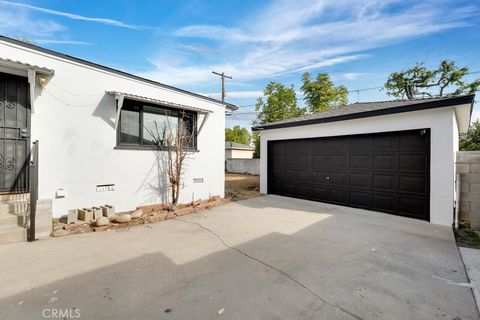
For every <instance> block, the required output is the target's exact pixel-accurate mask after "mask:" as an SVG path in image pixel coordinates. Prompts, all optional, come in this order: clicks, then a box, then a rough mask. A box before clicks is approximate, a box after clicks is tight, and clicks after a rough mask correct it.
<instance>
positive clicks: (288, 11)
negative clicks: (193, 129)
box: [142, 0, 479, 85]
mask: <svg viewBox="0 0 480 320" xmlns="http://www.w3.org/2000/svg"><path fill="white" fill-rule="evenodd" d="M452 1H453V0H442V1H435V0H429V1H423V2H421V3H420V4H418V2H417V1H413V0H405V1H399V0H363V1H360V0H343V1H338V0H298V1H289V0H274V1H272V2H271V3H270V4H269V5H267V6H266V7H263V8H259V9H258V11H257V12H253V13H252V15H251V17H249V18H247V19H245V22H244V23H242V24H240V25H234V26H222V25H190V26H184V27H181V28H179V29H177V30H176V31H175V32H174V36H176V37H177V38H178V39H180V40H181V39H189V40H191V39H192V38H194V39H197V40H198V41H201V40H206V41H209V42H210V43H213V45H214V46H215V47H214V48H213V50H212V52H214V53H211V54H210V56H211V57H210V59H209V60H208V61H207V62H202V63H199V62H198V60H195V59H192V60H185V59H183V60H178V59H177V58H176V57H173V58H174V59H173V61H176V63H172V59H170V57H166V56H165V55H162V56H161V57H149V58H150V59H151V60H152V61H153V62H154V63H153V65H154V68H153V69H152V70H150V71H149V72H146V73H143V74H142V75H144V76H148V77H152V78H155V79H157V80H160V81H164V82H167V83H171V84H177V85H184V84H199V83H213V81H216V79H215V78H213V77H212V76H211V74H210V72H211V70H213V69H215V70H221V71H225V72H226V73H229V74H232V75H233V77H234V79H237V80H240V81H250V80H257V79H270V78H274V77H277V76H280V75H286V74H292V73H301V72H304V71H311V70H315V69H319V68H325V67H328V66H332V65H336V64H340V63H346V62H350V61H354V60H359V59H363V58H365V57H367V55H365V54H362V53H360V52H361V51H365V50H369V49H373V48H378V47H382V46H386V45H389V44H392V43H396V42H399V41H404V40H407V39H412V38H416V37H421V36H424V35H429V34H432V33H436V32H440V31H444V30H449V29H453V28H460V27H465V26H467V25H468V22H466V21H467V20H468V18H469V17H472V16H474V15H478V12H479V8H478V6H472V5H469V6H463V7H460V8H458V9H455V10H449V9H448V8H447V7H448V6H447V5H449V4H451V3H453V2H452ZM392 4H394V5H396V7H395V10H390V7H389V6H391V5H392ZM165 61H168V63H165ZM359 75H360V74H359V73H352V72H351V73H347V74H345V75H344V79H354V78H355V77H358V76H359Z"/></svg>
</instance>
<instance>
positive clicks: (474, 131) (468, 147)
mask: <svg viewBox="0 0 480 320" xmlns="http://www.w3.org/2000/svg"><path fill="white" fill-rule="evenodd" d="M460 150H461V151H477V150H480V120H478V119H477V120H476V121H475V122H474V123H472V125H471V126H470V128H469V129H468V132H467V133H466V134H465V135H464V136H463V137H460Z"/></svg>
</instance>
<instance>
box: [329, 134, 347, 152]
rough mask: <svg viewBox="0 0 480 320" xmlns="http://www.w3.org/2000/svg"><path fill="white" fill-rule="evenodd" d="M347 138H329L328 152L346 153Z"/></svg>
mask: <svg viewBox="0 0 480 320" xmlns="http://www.w3.org/2000/svg"><path fill="white" fill-rule="evenodd" d="M348 149H349V140H348V138H347V137H333V138H330V153H348Z"/></svg>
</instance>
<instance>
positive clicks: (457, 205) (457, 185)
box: [455, 173, 460, 229]
mask: <svg viewBox="0 0 480 320" xmlns="http://www.w3.org/2000/svg"><path fill="white" fill-rule="evenodd" d="M456 176H457V177H456V178H457V179H456V183H455V193H456V198H455V229H458V215H459V213H460V173H457V175H456Z"/></svg>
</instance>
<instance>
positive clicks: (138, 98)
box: [106, 91, 212, 113]
mask: <svg viewBox="0 0 480 320" xmlns="http://www.w3.org/2000/svg"><path fill="white" fill-rule="evenodd" d="M106 92H107V93H108V94H110V95H112V96H124V97H125V98H127V99H130V100H136V101H142V102H150V103H154V104H161V105H164V106H166V107H172V108H177V109H182V110H190V111H196V112H199V113H211V112H212V111H210V110H207V109H202V108H197V107H192V106H187V105H184V104H180V103H175V102H170V101H165V100H160V99H155V98H149V97H143V96H139V95H136V94H131V93H124V92H118V91H106Z"/></svg>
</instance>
